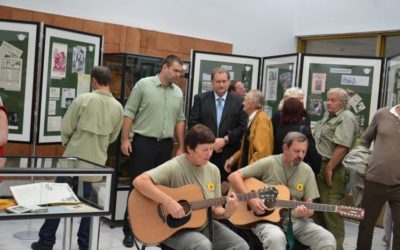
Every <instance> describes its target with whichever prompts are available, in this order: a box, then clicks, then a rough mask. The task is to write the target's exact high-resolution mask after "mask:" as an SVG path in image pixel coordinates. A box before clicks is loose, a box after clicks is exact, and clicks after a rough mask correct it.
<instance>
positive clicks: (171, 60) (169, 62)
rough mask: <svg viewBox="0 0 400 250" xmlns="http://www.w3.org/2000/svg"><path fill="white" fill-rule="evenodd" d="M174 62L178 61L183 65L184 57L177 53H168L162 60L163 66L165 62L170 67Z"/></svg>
mask: <svg viewBox="0 0 400 250" xmlns="http://www.w3.org/2000/svg"><path fill="white" fill-rule="evenodd" d="M174 62H178V63H179V64H180V65H183V62H182V59H180V58H179V57H177V56H176V55H168V56H167V57H166V58H165V59H164V60H163V62H162V64H161V67H162V66H164V64H166V65H167V67H170V66H171V65H172V64H173V63H174Z"/></svg>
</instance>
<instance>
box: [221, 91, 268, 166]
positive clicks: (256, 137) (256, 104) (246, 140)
mask: <svg viewBox="0 0 400 250" xmlns="http://www.w3.org/2000/svg"><path fill="white" fill-rule="evenodd" d="M263 106H264V97H263V95H262V93H261V92H260V91H258V90H250V91H249V92H248V93H247V94H246V96H245V98H244V101H243V110H244V111H245V112H246V113H247V114H248V115H249V121H248V123H247V129H246V130H245V132H244V134H243V138H242V146H241V148H240V150H238V151H236V152H235V153H234V154H233V155H232V156H231V157H230V158H229V159H228V160H226V162H225V166H224V169H225V171H226V172H228V173H230V172H231V171H232V170H231V168H232V166H233V165H234V164H235V163H237V164H238V168H241V167H245V166H247V165H249V164H251V163H253V162H255V161H257V160H258V159H261V158H264V157H266V156H269V155H271V154H272V151H273V147H274V133H273V129H272V123H271V119H270V118H269V117H268V115H267V114H266V113H265V112H264V111H262V107H263Z"/></svg>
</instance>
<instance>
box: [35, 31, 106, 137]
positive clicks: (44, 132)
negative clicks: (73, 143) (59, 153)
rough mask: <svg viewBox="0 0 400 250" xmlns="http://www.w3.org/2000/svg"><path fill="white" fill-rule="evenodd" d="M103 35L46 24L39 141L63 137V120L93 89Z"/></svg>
mask: <svg viewBox="0 0 400 250" xmlns="http://www.w3.org/2000/svg"><path fill="white" fill-rule="evenodd" d="M101 41H102V37H101V36H97V35H93V34H87V33H79V32H76V31H72V30H64V29H58V28H55V27H50V26H45V36H44V42H43V44H44V50H43V72H42V88H41V102H40V122H39V137H38V142H39V143H55V142H60V141H61V136H60V134H61V121H62V117H63V116H64V114H65V113H66V111H67V110H68V107H69V105H70V104H71V103H72V101H73V100H74V99H75V98H76V97H77V96H78V95H80V94H82V93H87V92H89V91H90V90H91V84H90V73H91V71H92V69H93V67H94V66H96V65H100V48H101V45H102V43H101Z"/></svg>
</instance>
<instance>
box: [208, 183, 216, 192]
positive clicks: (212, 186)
mask: <svg viewBox="0 0 400 250" xmlns="http://www.w3.org/2000/svg"><path fill="white" fill-rule="evenodd" d="M207 188H208V190H210V191H214V190H215V185H214V184H213V183H211V182H210V183H208V184H207Z"/></svg>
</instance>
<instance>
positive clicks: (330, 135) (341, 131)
mask: <svg viewBox="0 0 400 250" xmlns="http://www.w3.org/2000/svg"><path fill="white" fill-rule="evenodd" d="M357 129H358V125H357V121H356V118H355V116H354V114H353V113H352V112H351V111H349V110H347V109H341V110H339V111H338V112H336V113H335V114H334V115H333V116H330V115H329V112H326V113H325V115H324V118H322V120H320V121H319V122H318V123H317V124H316V125H315V129H314V139H315V145H316V148H317V150H318V152H319V153H320V154H321V155H322V157H324V158H327V159H330V158H331V157H332V153H333V151H334V150H335V147H336V145H341V146H344V147H347V148H351V147H352V146H353V144H354V140H355V138H356V134H357Z"/></svg>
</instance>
